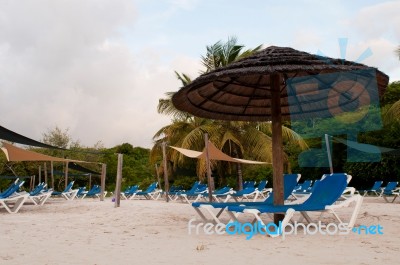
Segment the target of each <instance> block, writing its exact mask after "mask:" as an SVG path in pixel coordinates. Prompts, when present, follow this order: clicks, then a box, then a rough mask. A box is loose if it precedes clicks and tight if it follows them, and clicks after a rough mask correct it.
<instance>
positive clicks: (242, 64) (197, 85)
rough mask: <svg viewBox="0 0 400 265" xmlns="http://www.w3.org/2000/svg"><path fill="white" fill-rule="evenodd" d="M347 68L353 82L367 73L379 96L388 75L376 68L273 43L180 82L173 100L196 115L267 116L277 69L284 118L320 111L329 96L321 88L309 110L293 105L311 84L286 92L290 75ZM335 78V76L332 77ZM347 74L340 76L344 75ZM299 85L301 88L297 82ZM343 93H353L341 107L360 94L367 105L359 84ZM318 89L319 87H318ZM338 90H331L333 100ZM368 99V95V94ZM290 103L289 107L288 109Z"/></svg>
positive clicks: (262, 118)
mask: <svg viewBox="0 0 400 265" xmlns="http://www.w3.org/2000/svg"><path fill="white" fill-rule="evenodd" d="M367 70H372V72H373V74H374V75H376V79H375V78H369V76H368V74H370V73H371V71H367ZM351 71H366V72H365V73H364V72H358V73H357V74H356V76H355V77H354V76H353V77H351V78H352V79H357V80H354V81H355V82H353V83H354V84H357V81H358V79H360V77H362V75H367V76H366V78H367V79H368V80H370V81H371V80H372V81H374V82H375V80H376V85H375V87H376V86H377V87H378V91H377V93H378V94H379V95H382V94H383V92H384V90H385V88H386V86H387V84H388V81H389V77H388V76H387V75H386V74H384V73H382V72H380V71H378V70H377V69H375V68H371V67H368V66H366V65H363V64H359V63H355V62H351V61H347V60H343V59H332V58H328V57H322V56H318V55H313V54H309V53H306V52H302V51H297V50H295V49H292V48H287V47H276V46H271V47H268V48H266V49H264V50H262V51H260V52H257V53H254V54H253V55H251V56H249V57H246V58H244V59H242V60H239V61H237V62H235V63H232V64H230V65H228V66H226V67H221V68H218V69H216V70H214V71H212V72H210V73H207V74H203V75H201V76H200V77H198V78H197V79H195V80H194V81H193V82H192V83H190V84H189V85H187V86H185V87H183V88H182V89H181V90H180V91H179V92H178V93H176V94H175V95H174V96H173V98H172V102H173V104H174V105H175V106H176V108H177V109H179V110H182V111H186V112H189V113H191V114H193V115H195V116H199V117H204V118H210V119H219V120H242V121H270V120H271V81H270V75H271V74H280V76H279V83H280V84H279V85H280V90H281V91H280V98H281V102H280V106H281V113H282V114H281V115H282V119H283V120H289V119H290V117H291V115H292V117H293V115H294V114H295V113H296V110H297V112H298V113H301V114H302V115H304V114H305V113H306V114H307V113H309V114H310V115H313V112H320V111H321V109H324V108H325V109H326V106H327V99H326V96H325V95H324V93H321V95H322V96H321V97H320V99H315V97H314V99H313V102H312V106H313V109H304V107H303V108H302V106H301V103H299V105H298V106H296V105H295V104H296V98H297V97H299V96H301V95H307V94H310V93H312V92H313V91H312V90H310V87H308V88H305V89H304V88H303V90H302V91H300V89H297V91H295V92H293V93H290V91H289V92H288V89H287V87H286V82H287V80H288V79H290V78H301V77H310V76H314V77H315V80H314V81H312V82H315V81H318V79H319V77H321V76H322V75H323V74H329V73H335V74H337V73H343V74H344V75H346V73H347V74H348V73H349V72H351ZM335 78H337V76H336V77H335ZM346 78H347V79H348V76H344V77H343V79H346ZM299 88H300V87H299ZM330 88H331V87H329V86H325V87H324V88H320V90H324V89H325V90H328V89H330ZM345 89H346V92H347V93H348V94H352V95H353V98H352V99H353V100H347V101H344V102H341V104H342V105H339V106H337V107H340V108H342V109H343V108H345V107H346V104H350V105H349V108H351V107H352V106H351V103H353V101H354V99H355V98H356V97H358V98H359V99H358V100H360V99H361V102H360V103H359V104H361V105H365V104H368V103H369V102H362V100H363V97H362V96H363V95H359V94H360V92H359V90H358V89H357V87H353V86H352V84H350V85H348V86H347V88H345ZM319 92H321V91H319ZM338 93H341V94H343V90H342V91H338V92H337V93H333V94H332V93H331V95H329V96H330V97H331V98H332V99H331V101H334V98H335V97H336V98H337V95H338ZM366 100H368V98H367V99H366ZM290 107H291V108H292V109H290Z"/></svg>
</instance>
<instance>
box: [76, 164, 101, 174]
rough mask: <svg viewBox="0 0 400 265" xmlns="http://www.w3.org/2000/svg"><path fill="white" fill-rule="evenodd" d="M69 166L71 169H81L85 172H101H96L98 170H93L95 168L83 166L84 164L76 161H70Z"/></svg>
mask: <svg viewBox="0 0 400 265" xmlns="http://www.w3.org/2000/svg"><path fill="white" fill-rule="evenodd" d="M68 167H69V168H70V169H73V170H76V171H80V172H83V173H87V174H93V175H100V173H99V172H96V171H93V170H91V169H88V168H86V167H83V166H81V165H79V164H77V163H76V162H71V163H69V165H68Z"/></svg>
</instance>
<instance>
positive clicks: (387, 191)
mask: <svg viewBox="0 0 400 265" xmlns="http://www.w3.org/2000/svg"><path fill="white" fill-rule="evenodd" d="M398 184H399V183H398V182H397V181H391V182H388V184H387V185H386V187H385V188H383V189H382V192H381V196H382V197H383V199H384V200H385V201H386V202H394V200H396V198H397V197H398V194H397V193H398V190H399V189H397V188H396V187H397V185H398ZM390 196H394V197H393V200H392V201H389V200H388V197H390Z"/></svg>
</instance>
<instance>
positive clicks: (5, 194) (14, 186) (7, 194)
mask: <svg viewBox="0 0 400 265" xmlns="http://www.w3.org/2000/svg"><path fill="white" fill-rule="evenodd" d="M24 183H25V181H19V182H18V183H16V184H15V182H14V183H13V184H12V187H11V188H10V189H7V191H6V192H3V193H2V195H1V196H0V198H3V199H4V198H7V197H10V196H11V195H12V194H14V193H15V192H17V191H18V190H19V188H20V187H21V186H22V185H24Z"/></svg>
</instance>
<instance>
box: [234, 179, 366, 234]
mask: <svg viewBox="0 0 400 265" xmlns="http://www.w3.org/2000/svg"><path fill="white" fill-rule="evenodd" d="M346 186H347V175H345V174H330V175H326V176H325V177H324V178H323V179H322V180H321V181H320V182H318V183H317V186H316V187H315V189H314V191H313V193H311V195H310V197H309V198H308V199H307V200H306V201H305V202H303V203H301V204H292V205H277V206H274V205H262V206H240V205H239V206H229V207H228V209H227V210H228V211H229V212H228V213H229V214H230V216H231V218H233V219H235V220H237V213H247V214H251V215H253V216H254V217H255V219H256V220H257V221H258V222H260V223H261V224H262V225H264V222H263V221H262V219H261V214H264V213H268V214H272V213H284V214H285V218H284V219H283V221H282V226H283V227H284V226H285V225H286V224H288V223H289V221H290V220H291V219H292V217H293V215H294V213H295V212H300V213H301V214H302V215H303V217H304V218H305V219H306V220H307V222H309V223H312V220H311V218H310V217H309V215H308V214H307V212H316V211H317V212H329V213H332V214H333V215H334V216H335V218H336V219H337V220H338V221H339V222H340V223H341V224H342V225H344V226H346V227H347V229H351V228H352V227H353V226H354V223H355V221H356V218H357V215H358V213H359V211H360V207H361V204H362V198H363V197H362V196H361V195H354V196H353V197H351V198H348V199H347V200H346V201H344V202H340V203H336V202H337V200H338V199H339V198H340V196H341V195H342V194H343V191H344V190H345V189H346ZM353 202H354V203H355V207H354V209H353V212H352V214H351V218H350V220H349V221H348V222H347V223H344V222H343V221H342V219H341V218H340V217H339V216H338V214H337V213H336V212H335V210H336V209H339V208H343V207H349V206H350V204H351V203H353Z"/></svg>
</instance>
